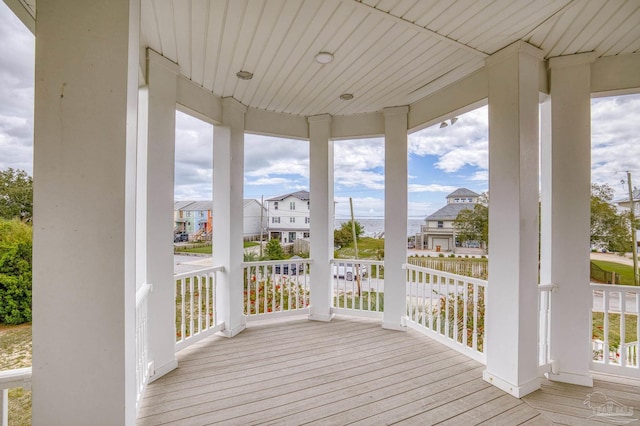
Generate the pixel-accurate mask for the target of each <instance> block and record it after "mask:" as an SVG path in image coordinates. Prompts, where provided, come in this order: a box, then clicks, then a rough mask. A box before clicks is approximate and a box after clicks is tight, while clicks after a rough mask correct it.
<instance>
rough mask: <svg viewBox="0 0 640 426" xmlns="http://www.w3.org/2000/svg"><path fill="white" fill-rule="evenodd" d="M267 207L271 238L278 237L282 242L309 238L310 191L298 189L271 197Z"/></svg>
mask: <svg viewBox="0 0 640 426" xmlns="http://www.w3.org/2000/svg"><path fill="white" fill-rule="evenodd" d="M266 201H267V209H268V211H269V218H268V225H267V226H268V228H267V229H268V234H269V239H273V238H275V239H278V240H280V242H281V243H292V242H294V241H295V240H297V239H300V238H309V231H310V228H311V226H310V223H311V221H310V218H311V215H310V211H311V209H310V201H309V191H304V190H302V191H296V192H292V193H290V194H284V195H280V196H278V197H273V198H269V199H268V200H266Z"/></svg>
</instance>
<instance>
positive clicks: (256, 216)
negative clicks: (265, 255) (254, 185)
mask: <svg viewBox="0 0 640 426" xmlns="http://www.w3.org/2000/svg"><path fill="white" fill-rule="evenodd" d="M261 210H262V212H261ZM243 211H244V232H243V234H244V238H254V237H258V238H259V237H260V229H261V228H262V230H263V231H264V232H265V236H266V235H267V234H266V230H267V219H268V211H267V209H265V208H264V207H263V206H262V205H261V204H260V201H258V200H254V199H253V198H245V200H244V209H243ZM261 219H262V226H260V220H261Z"/></svg>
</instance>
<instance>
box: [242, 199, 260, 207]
mask: <svg viewBox="0 0 640 426" xmlns="http://www.w3.org/2000/svg"><path fill="white" fill-rule="evenodd" d="M251 203H256V204H258V206H260V201H258V200H256V199H255V198H245V199H244V202H243V203H242V205H243V207H247V206H248V205H249V204H251Z"/></svg>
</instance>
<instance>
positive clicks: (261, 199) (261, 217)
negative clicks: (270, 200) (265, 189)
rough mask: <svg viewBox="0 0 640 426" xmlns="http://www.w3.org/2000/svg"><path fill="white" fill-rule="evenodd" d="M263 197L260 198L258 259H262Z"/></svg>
mask: <svg viewBox="0 0 640 426" xmlns="http://www.w3.org/2000/svg"><path fill="white" fill-rule="evenodd" d="M263 218H264V195H261V196H260V259H262V231H263V230H264V222H263V221H262V220H263Z"/></svg>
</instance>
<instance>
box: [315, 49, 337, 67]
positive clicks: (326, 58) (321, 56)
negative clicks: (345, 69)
mask: <svg viewBox="0 0 640 426" xmlns="http://www.w3.org/2000/svg"><path fill="white" fill-rule="evenodd" d="M331 61H333V55H332V54H331V53H329V52H320V53H318V54H317V55H316V62H317V63H319V64H322V65H324V64H328V63H329V62H331Z"/></svg>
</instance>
